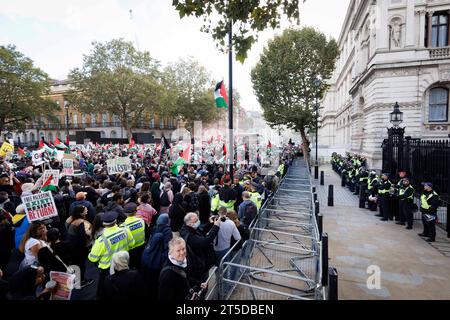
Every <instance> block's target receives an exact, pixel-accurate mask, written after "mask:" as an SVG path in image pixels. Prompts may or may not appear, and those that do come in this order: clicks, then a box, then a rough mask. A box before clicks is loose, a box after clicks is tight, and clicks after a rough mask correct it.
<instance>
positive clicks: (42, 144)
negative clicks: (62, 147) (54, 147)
mask: <svg viewBox="0 0 450 320" xmlns="http://www.w3.org/2000/svg"><path fill="white" fill-rule="evenodd" d="M46 146H47V145H46V144H45V142H44V138H42V139H41V140H40V141H39V146H38V149H41V148H44V147H46Z"/></svg>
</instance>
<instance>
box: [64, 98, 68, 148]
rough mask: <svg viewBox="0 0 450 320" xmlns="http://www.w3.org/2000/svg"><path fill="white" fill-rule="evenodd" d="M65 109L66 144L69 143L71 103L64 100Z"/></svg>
mask: <svg viewBox="0 0 450 320" xmlns="http://www.w3.org/2000/svg"><path fill="white" fill-rule="evenodd" d="M64 109H66V142H67V141H69V103H68V102H67V101H65V100H64Z"/></svg>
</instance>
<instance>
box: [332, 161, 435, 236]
mask: <svg viewBox="0 0 450 320" xmlns="http://www.w3.org/2000/svg"><path fill="white" fill-rule="evenodd" d="M365 163H366V161H365V159H364V158H363V157H361V156H358V155H351V154H347V155H346V156H345V157H343V156H341V155H338V154H336V153H333V155H332V157H331V164H332V167H333V170H334V171H336V172H337V173H339V174H340V175H341V177H342V184H341V185H342V186H347V187H348V188H349V190H350V191H351V192H354V193H355V194H357V195H359V207H360V208H367V209H369V210H371V211H377V208H379V213H378V214H377V215H376V216H377V217H380V218H381V221H389V220H394V217H395V220H396V224H398V225H403V226H405V225H406V229H408V230H411V229H412V228H413V222H414V211H415V209H416V208H417V207H416V205H415V203H414V197H415V189H414V187H413V186H412V185H411V181H410V179H409V178H408V177H406V174H405V172H400V173H399V176H398V177H397V179H396V181H397V182H396V183H394V182H392V181H391V180H390V177H389V174H387V173H383V174H381V176H378V175H377V173H376V171H373V170H372V171H368V170H366V167H365ZM422 185H423V192H422V193H421V194H420V212H421V213H422V222H423V232H422V233H419V236H422V237H426V238H427V241H428V242H434V241H435V239H436V222H437V210H438V208H439V205H440V199H439V195H438V194H437V193H436V191H434V190H433V184H432V183H430V182H425V183H422Z"/></svg>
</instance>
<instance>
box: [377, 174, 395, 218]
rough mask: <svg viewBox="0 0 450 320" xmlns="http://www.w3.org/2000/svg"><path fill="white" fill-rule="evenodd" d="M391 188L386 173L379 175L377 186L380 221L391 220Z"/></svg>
mask: <svg viewBox="0 0 450 320" xmlns="http://www.w3.org/2000/svg"><path fill="white" fill-rule="evenodd" d="M391 186H392V183H391V182H390V181H389V176H388V174H387V173H383V174H382V175H381V181H380V184H379V186H378V195H379V197H380V215H382V218H381V221H388V220H392V216H391V208H390V204H391V195H390V193H389V192H390V191H391Z"/></svg>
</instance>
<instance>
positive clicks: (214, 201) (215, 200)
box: [211, 186, 220, 213]
mask: <svg viewBox="0 0 450 320" xmlns="http://www.w3.org/2000/svg"><path fill="white" fill-rule="evenodd" d="M219 191H220V187H219V186H214V187H213V195H212V197H211V212H212V213H217V212H218V211H219V203H220V199H219Z"/></svg>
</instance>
